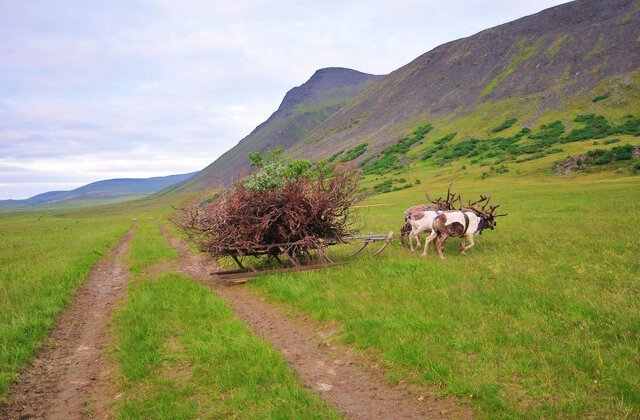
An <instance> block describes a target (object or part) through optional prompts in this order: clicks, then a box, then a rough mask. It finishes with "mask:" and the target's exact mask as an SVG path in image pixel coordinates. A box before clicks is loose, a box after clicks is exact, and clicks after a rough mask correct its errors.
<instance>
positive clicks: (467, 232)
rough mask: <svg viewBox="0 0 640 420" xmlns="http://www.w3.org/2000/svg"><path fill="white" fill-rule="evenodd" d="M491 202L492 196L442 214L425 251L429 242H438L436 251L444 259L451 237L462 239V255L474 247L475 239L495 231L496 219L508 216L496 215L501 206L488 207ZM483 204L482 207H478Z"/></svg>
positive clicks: (436, 219) (428, 239) (435, 222)
mask: <svg viewBox="0 0 640 420" xmlns="http://www.w3.org/2000/svg"><path fill="white" fill-rule="evenodd" d="M490 200H491V196H483V195H481V196H480V200H478V201H476V202H475V203H471V202H470V203H469V205H468V206H466V207H464V208H462V209H460V210H450V211H445V212H442V213H440V214H439V215H438V216H437V217H436V218H435V219H434V221H433V230H432V231H431V235H429V237H428V238H427V241H426V243H425V250H426V247H427V245H428V243H429V242H431V241H432V240H433V239H435V240H436V243H435V245H436V251H437V252H438V255H439V256H440V258H441V259H444V255H443V254H442V249H443V247H444V244H445V242H446V241H447V239H448V238H449V237H456V238H461V242H460V251H461V253H462V254H465V252H466V251H467V250H468V249H469V248H471V247H472V246H474V241H473V237H474V236H475V235H481V234H482V231H484V230H486V229H491V230H493V229H494V228H495V227H496V225H497V223H496V221H495V218H496V217H502V216H506V215H507V214H506V213H505V214H496V213H495V211H496V209H497V208H498V207H500V204H498V205H496V206H489V209H488V210H487V205H488V204H489V201H490ZM481 203H482V207H477V206H478V205H479V204H481ZM423 255H424V254H423Z"/></svg>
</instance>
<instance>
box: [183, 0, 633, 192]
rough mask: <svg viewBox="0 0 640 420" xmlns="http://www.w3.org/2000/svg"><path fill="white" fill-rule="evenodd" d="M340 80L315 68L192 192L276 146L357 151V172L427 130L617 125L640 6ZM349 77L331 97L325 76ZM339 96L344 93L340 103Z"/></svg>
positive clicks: (558, 21) (459, 46) (571, 9)
mask: <svg viewBox="0 0 640 420" xmlns="http://www.w3.org/2000/svg"><path fill="white" fill-rule="evenodd" d="M336 71H337V69H325V70H320V71H318V72H317V73H316V74H315V75H314V77H312V78H311V80H310V81H309V82H307V83H305V84H304V85H303V86H301V87H299V88H295V89H293V90H292V91H291V92H289V93H288V94H287V96H286V97H285V99H284V101H283V103H282V105H281V106H280V108H279V109H278V111H276V112H275V113H274V114H273V115H272V116H271V118H269V120H267V121H266V122H265V123H263V124H261V125H260V126H258V127H257V128H256V129H255V130H254V132H253V133H251V134H250V135H249V136H248V137H246V138H245V139H244V140H243V141H241V142H240V143H239V144H238V145H237V146H236V147H234V148H232V149H231V150H229V151H228V152H227V153H225V154H224V155H223V156H221V157H220V158H219V159H218V160H216V162H214V163H213V164H212V165H210V166H209V167H208V168H206V169H205V170H204V171H203V172H201V173H200V174H198V175H197V176H196V177H194V180H193V181H190V182H189V183H187V184H186V187H187V188H188V189H192V190H194V189H201V188H206V187H211V186H214V185H217V184H219V183H220V182H228V181H230V180H232V179H234V178H239V177H241V176H242V175H244V174H246V169H247V164H248V161H247V159H246V156H247V154H248V152H250V151H265V150H268V149H271V148H273V147H275V146H278V145H280V146H283V147H285V148H288V151H289V153H290V154H291V155H293V156H298V157H305V158H308V159H311V160H314V161H317V160H320V159H326V158H329V157H330V156H332V155H335V154H337V153H345V155H347V154H348V152H349V149H353V148H356V149H355V150H358V153H357V160H356V161H359V162H361V163H362V161H363V160H365V159H371V158H372V157H374V156H376V157H379V156H381V155H380V152H381V151H383V149H385V148H388V146H389V145H391V144H395V143H396V142H397V141H398V140H399V139H402V138H404V137H405V136H407V135H409V137H411V136H414V137H415V136H416V135H418V134H419V136H418V137H420V139H417V137H416V140H418V142H417V143H416V142H414V140H410V141H409V142H408V143H407V144H405V145H404V146H406V147H407V148H408V147H414V146H417V145H419V144H420V141H421V139H422V137H423V136H424V133H427V132H429V131H430V130H431V127H433V131H432V132H431V134H430V136H433V135H447V134H450V133H452V132H457V133H458V135H457V137H456V138H455V140H454V141H453V142H452V143H456V142H458V141H462V140H464V139H469V138H472V137H477V136H486V135H487V133H488V132H489V131H490V129H491V127H496V126H498V125H499V124H501V123H502V122H503V121H505V120H517V121H518V123H517V124H516V125H514V126H513V128H512V129H511V131H513V133H511V132H510V131H509V130H507V131H505V132H504V133H505V134H511V135H513V134H515V132H517V130H519V129H521V128H522V127H527V128H534V127H535V126H537V125H540V124H542V123H544V122H545V121H546V120H548V119H550V118H553V119H552V120H555V119H557V118H556V117H558V116H560V117H561V118H562V119H563V123H564V125H565V126H566V127H567V128H568V129H570V128H572V127H573V118H574V117H575V116H576V115H577V114H579V113H582V114H585V113H590V112H596V113H604V114H607V115H608V116H609V117H613V118H614V119H615V118H622V116H623V115H625V114H629V113H634V111H633V109H634V107H635V108H636V109H637V106H638V105H637V104H638V101H637V100H638V93H639V92H640V1H634V0H577V1H574V2H571V3H566V4H563V5H560V6H556V7H553V8H550V9H547V10H544V11H542V12H540V13H537V14H534V15H531V16H526V17H524V18H521V19H518V20H516V21H513V22H509V23H506V24H504V25H500V26H497V27H494V28H491V29H487V30H484V31H482V32H480V33H478V34H475V35H473V36H470V37H468V38H464V39H459V40H456V41H452V42H449V43H447V44H444V45H441V46H439V47H437V48H435V49H433V50H431V51H429V52H427V53H425V54H423V55H422V56H420V57H418V58H416V59H415V60H414V61H412V62H410V63H408V64H407V65H405V66H403V67H401V68H399V69H397V70H395V71H394V72H392V73H390V74H389V75H387V76H384V77H378V78H376V77H371V76H368V75H363V74H362V73H357V72H354V71H352V70H346V69H341V70H340V73H339V74H338V73H334V72H336ZM351 74H352V75H354V77H353V78H349V79H348V80H349V82H348V83H347V82H344V83H342V84H340V88H336V87H335V83H332V84H330V88H331V89H330V90H328V91H325V90H324V89H325V88H324V83H322V82H323V81H324V79H325V78H326V77H327V76H329V75H331V76H333V77H331V78H330V80H332V81H338V80H344V79H343V78H342V77H344V76H346V75H351ZM356 74H357V75H361V76H360V77H359V78H355V75H356ZM344 86H349V87H350V89H349V91H348V93H345V94H342V93H340V94H338V93H334V91H335V90H336V89H337V90H340V89H344ZM320 87H322V88H323V89H319V88H320ZM318 92H325V93H324V94H322V95H320V94H319V93H318ZM329 92H331V93H330V94H329ZM596 96H600V97H605V98H606V100H603V101H600V102H598V101H592V98H594V97H596ZM336 98H338V99H336ZM412 132H413V134H410V133H412ZM416 133H418V134H416ZM501 134H502V133H501ZM404 146H403V147H404ZM358 148H359V149H358ZM363 151H364V152H363ZM343 156H344V155H343ZM374 162H375V161H374Z"/></svg>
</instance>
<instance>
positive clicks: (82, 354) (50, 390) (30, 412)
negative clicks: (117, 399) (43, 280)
mask: <svg viewBox="0 0 640 420" xmlns="http://www.w3.org/2000/svg"><path fill="white" fill-rule="evenodd" d="M134 231H135V225H134V226H133V227H132V228H131V229H130V230H129V231H128V232H127V233H126V234H125V235H124V236H123V237H122V238H121V239H120V241H119V242H118V244H117V245H116V246H115V247H114V248H112V250H111V251H110V252H109V254H108V255H107V256H106V257H103V258H102V259H101V260H100V261H99V262H98V263H97V264H96V266H95V267H94V268H93V270H92V271H91V274H90V275H89V277H88V278H87V280H86V282H85V283H84V285H83V286H81V287H80V288H79V289H78V291H77V293H76V296H75V298H74V300H73V301H72V302H71V304H70V305H69V307H68V308H67V309H65V310H64V311H63V312H62V313H61V314H60V315H59V316H58V318H57V319H56V325H55V327H54V328H53V330H52V332H51V335H50V338H49V339H47V341H46V342H45V344H44V346H43V348H42V350H41V351H40V353H39V354H38V356H37V357H36V358H35V359H34V361H33V363H32V364H31V366H29V367H28V368H27V369H25V371H24V372H22V373H21V374H20V376H19V377H18V379H17V380H16V382H14V384H13V385H12V386H11V389H10V391H9V397H8V398H7V402H6V403H5V404H3V405H0V418H2V419H14V418H20V419H25V418H47V419H79V418H88V417H94V418H104V417H109V412H108V410H107V407H106V403H107V402H108V401H110V400H111V398H110V394H109V393H108V391H106V389H107V388H109V386H110V385H109V383H110V378H112V377H113V375H114V373H115V369H114V368H113V367H112V366H110V364H109V362H108V361H106V360H105V358H104V357H103V356H104V351H105V349H106V348H107V347H109V345H110V338H109V334H108V332H107V325H108V322H109V320H110V319H111V315H112V312H113V308H114V306H115V304H116V303H117V302H118V301H119V300H120V299H122V298H123V297H124V295H125V291H126V287H127V274H128V267H127V265H126V263H125V259H124V257H125V255H126V253H127V250H128V246H129V242H130V241H131V239H132V238H133V235H134Z"/></svg>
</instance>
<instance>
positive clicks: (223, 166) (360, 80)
mask: <svg viewBox="0 0 640 420" xmlns="http://www.w3.org/2000/svg"><path fill="white" fill-rule="evenodd" d="M381 77H382V76H377V75H372V74H367V73H362V72H359V71H357V70H352V69H347V68H343V67H327V68H323V69H319V70H317V71H316V72H314V74H313V75H312V76H311V78H309V80H307V81H306V82H305V83H303V84H302V85H300V86H297V87H294V88H292V89H290V90H289V91H288V92H287V93H286V94H285V95H284V97H283V99H282V102H281V103H280V106H279V107H278V109H277V110H276V111H275V112H274V113H273V114H271V116H270V117H269V118H268V119H267V120H266V121H264V122H263V123H261V124H259V125H258V126H257V127H256V128H255V129H253V130H252V131H251V133H249V135H247V136H246V137H244V138H243V139H242V140H240V142H238V144H236V146H234V147H232V148H231V149H230V150H228V151H227V152H225V153H224V154H223V155H222V156H220V157H219V158H218V159H216V160H215V161H214V162H213V163H211V164H210V165H209V166H207V167H206V168H204V169H203V170H202V171H201V172H200V173H199V174H198V175H196V176H195V177H194V178H193V179H192V180H190V181H189V182H187V183H185V184H183V185H182V186H180V187H178V188H177V189H176V191H177V192H180V191H197V190H201V189H207V188H213V187H216V186H220V185H222V184H226V183H229V182H230V181H232V180H234V179H237V178H239V177H241V176H242V175H243V174H246V173H248V171H249V161H248V159H247V154H248V153H249V152H253V151H259V152H264V151H266V150H269V149H272V148H275V147H278V146H280V147H284V148H285V149H287V148H290V147H291V146H293V145H294V144H295V143H296V142H297V141H299V140H301V139H302V138H303V137H304V136H305V135H306V134H307V133H308V132H309V131H310V130H312V129H313V128H314V127H315V126H317V125H318V124H319V123H320V122H322V121H324V119H326V118H327V117H328V116H330V115H331V114H333V113H334V112H335V111H336V110H338V109H340V108H341V107H342V106H344V105H345V104H346V103H347V102H348V100H349V99H350V98H352V97H353V96H355V95H356V94H358V93H360V92H361V91H362V90H364V89H365V88H366V87H367V86H369V85H370V83H373V82H375V81H376V80H378V79H380V78H381Z"/></svg>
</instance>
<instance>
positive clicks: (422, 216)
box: [400, 183, 462, 256]
mask: <svg viewBox="0 0 640 420" xmlns="http://www.w3.org/2000/svg"><path fill="white" fill-rule="evenodd" d="M451 185H452V183H450V184H449V188H448V189H447V199H446V200H443V199H442V197H438V198H437V199H436V200H432V199H431V197H429V193H428V192H425V195H426V196H427V200H428V201H429V202H431V204H429V205H424V204H423V205H419V206H413V207H409V208H408V209H407V210H405V212H404V222H405V224H404V226H403V227H402V229H400V243H401V244H402V246H404V237H405V236H407V235H408V236H409V248H410V249H411V252H414V248H413V239H414V238H415V241H416V245H417V246H418V247H420V246H421V244H420V238H419V235H420V234H421V233H422V232H426V231H431V230H432V227H433V220H434V218H435V216H437V214H438V213H439V212H442V211H445V210H451V209H454V208H455V205H454V203H455V202H456V201H458V202H460V203H462V201H461V198H460V194H458V195H457V196H456V194H452V193H451ZM425 253H426V249H425ZM424 255H425V254H423V256H424Z"/></svg>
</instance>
